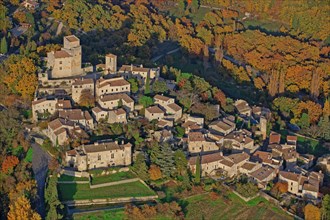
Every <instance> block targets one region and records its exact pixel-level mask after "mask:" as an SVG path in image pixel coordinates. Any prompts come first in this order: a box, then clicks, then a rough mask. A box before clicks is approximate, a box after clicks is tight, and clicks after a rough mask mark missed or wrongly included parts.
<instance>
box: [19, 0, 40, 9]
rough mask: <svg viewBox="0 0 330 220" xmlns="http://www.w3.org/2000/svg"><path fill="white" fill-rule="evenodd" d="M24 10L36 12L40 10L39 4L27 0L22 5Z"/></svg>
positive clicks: (33, 0)
mask: <svg viewBox="0 0 330 220" xmlns="http://www.w3.org/2000/svg"><path fill="white" fill-rule="evenodd" d="M21 5H22V6H23V7H24V8H27V9H32V10H35V9H37V8H39V2H38V1H36V0H25V1H24V2H22V3H21Z"/></svg>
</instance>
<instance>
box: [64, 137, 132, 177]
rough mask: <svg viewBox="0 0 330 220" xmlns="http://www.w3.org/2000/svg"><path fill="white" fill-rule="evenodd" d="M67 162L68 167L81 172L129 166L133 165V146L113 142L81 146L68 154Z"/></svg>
mask: <svg viewBox="0 0 330 220" xmlns="http://www.w3.org/2000/svg"><path fill="white" fill-rule="evenodd" d="M65 160H66V163H67V165H68V166H70V167H74V168H75V169H77V170H79V171H85V170H90V169H95V168H105V167H114V166H129V165H131V163H132V145H131V144H130V143H127V144H123V143H118V142H112V141H111V142H103V143H97V142H96V143H94V144H90V145H81V146H79V147H78V148H76V149H74V150H70V151H68V152H66V158H65Z"/></svg>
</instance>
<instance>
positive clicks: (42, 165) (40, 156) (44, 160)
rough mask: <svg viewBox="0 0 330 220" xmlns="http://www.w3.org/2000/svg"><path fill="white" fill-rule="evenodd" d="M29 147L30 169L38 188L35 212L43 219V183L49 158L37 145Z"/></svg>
mask: <svg viewBox="0 0 330 220" xmlns="http://www.w3.org/2000/svg"><path fill="white" fill-rule="evenodd" d="M31 146H32V149H33V156H32V169H33V173H34V178H35V180H36V181H37V187H38V189H37V190H38V191H37V193H38V198H37V211H38V213H39V214H40V215H41V217H42V218H43V219H44V218H45V216H46V210H45V196H44V194H45V192H44V190H45V181H46V177H47V171H48V162H49V161H50V159H51V157H50V155H49V154H48V153H46V152H45V151H44V150H43V149H41V147H40V146H39V145H38V144H36V143H31Z"/></svg>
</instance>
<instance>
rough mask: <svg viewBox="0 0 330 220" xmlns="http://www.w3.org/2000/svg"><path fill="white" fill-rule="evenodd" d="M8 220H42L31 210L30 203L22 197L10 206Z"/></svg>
mask: <svg viewBox="0 0 330 220" xmlns="http://www.w3.org/2000/svg"><path fill="white" fill-rule="evenodd" d="M9 208H10V211H9V212H8V216H7V217H8V220H26V219H31V220H41V217H40V215H39V214H38V213H37V212H35V211H34V210H33V209H32V208H31V204H30V201H29V200H28V199H27V198H26V197H25V196H21V197H19V198H17V200H16V201H15V202H14V203H13V204H11V205H10V206H9Z"/></svg>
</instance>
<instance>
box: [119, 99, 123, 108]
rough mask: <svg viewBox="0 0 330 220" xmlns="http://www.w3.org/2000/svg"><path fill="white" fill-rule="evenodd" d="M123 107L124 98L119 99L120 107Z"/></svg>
mask: <svg viewBox="0 0 330 220" xmlns="http://www.w3.org/2000/svg"><path fill="white" fill-rule="evenodd" d="M121 107H123V100H122V99H119V101H118V108H121Z"/></svg>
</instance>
